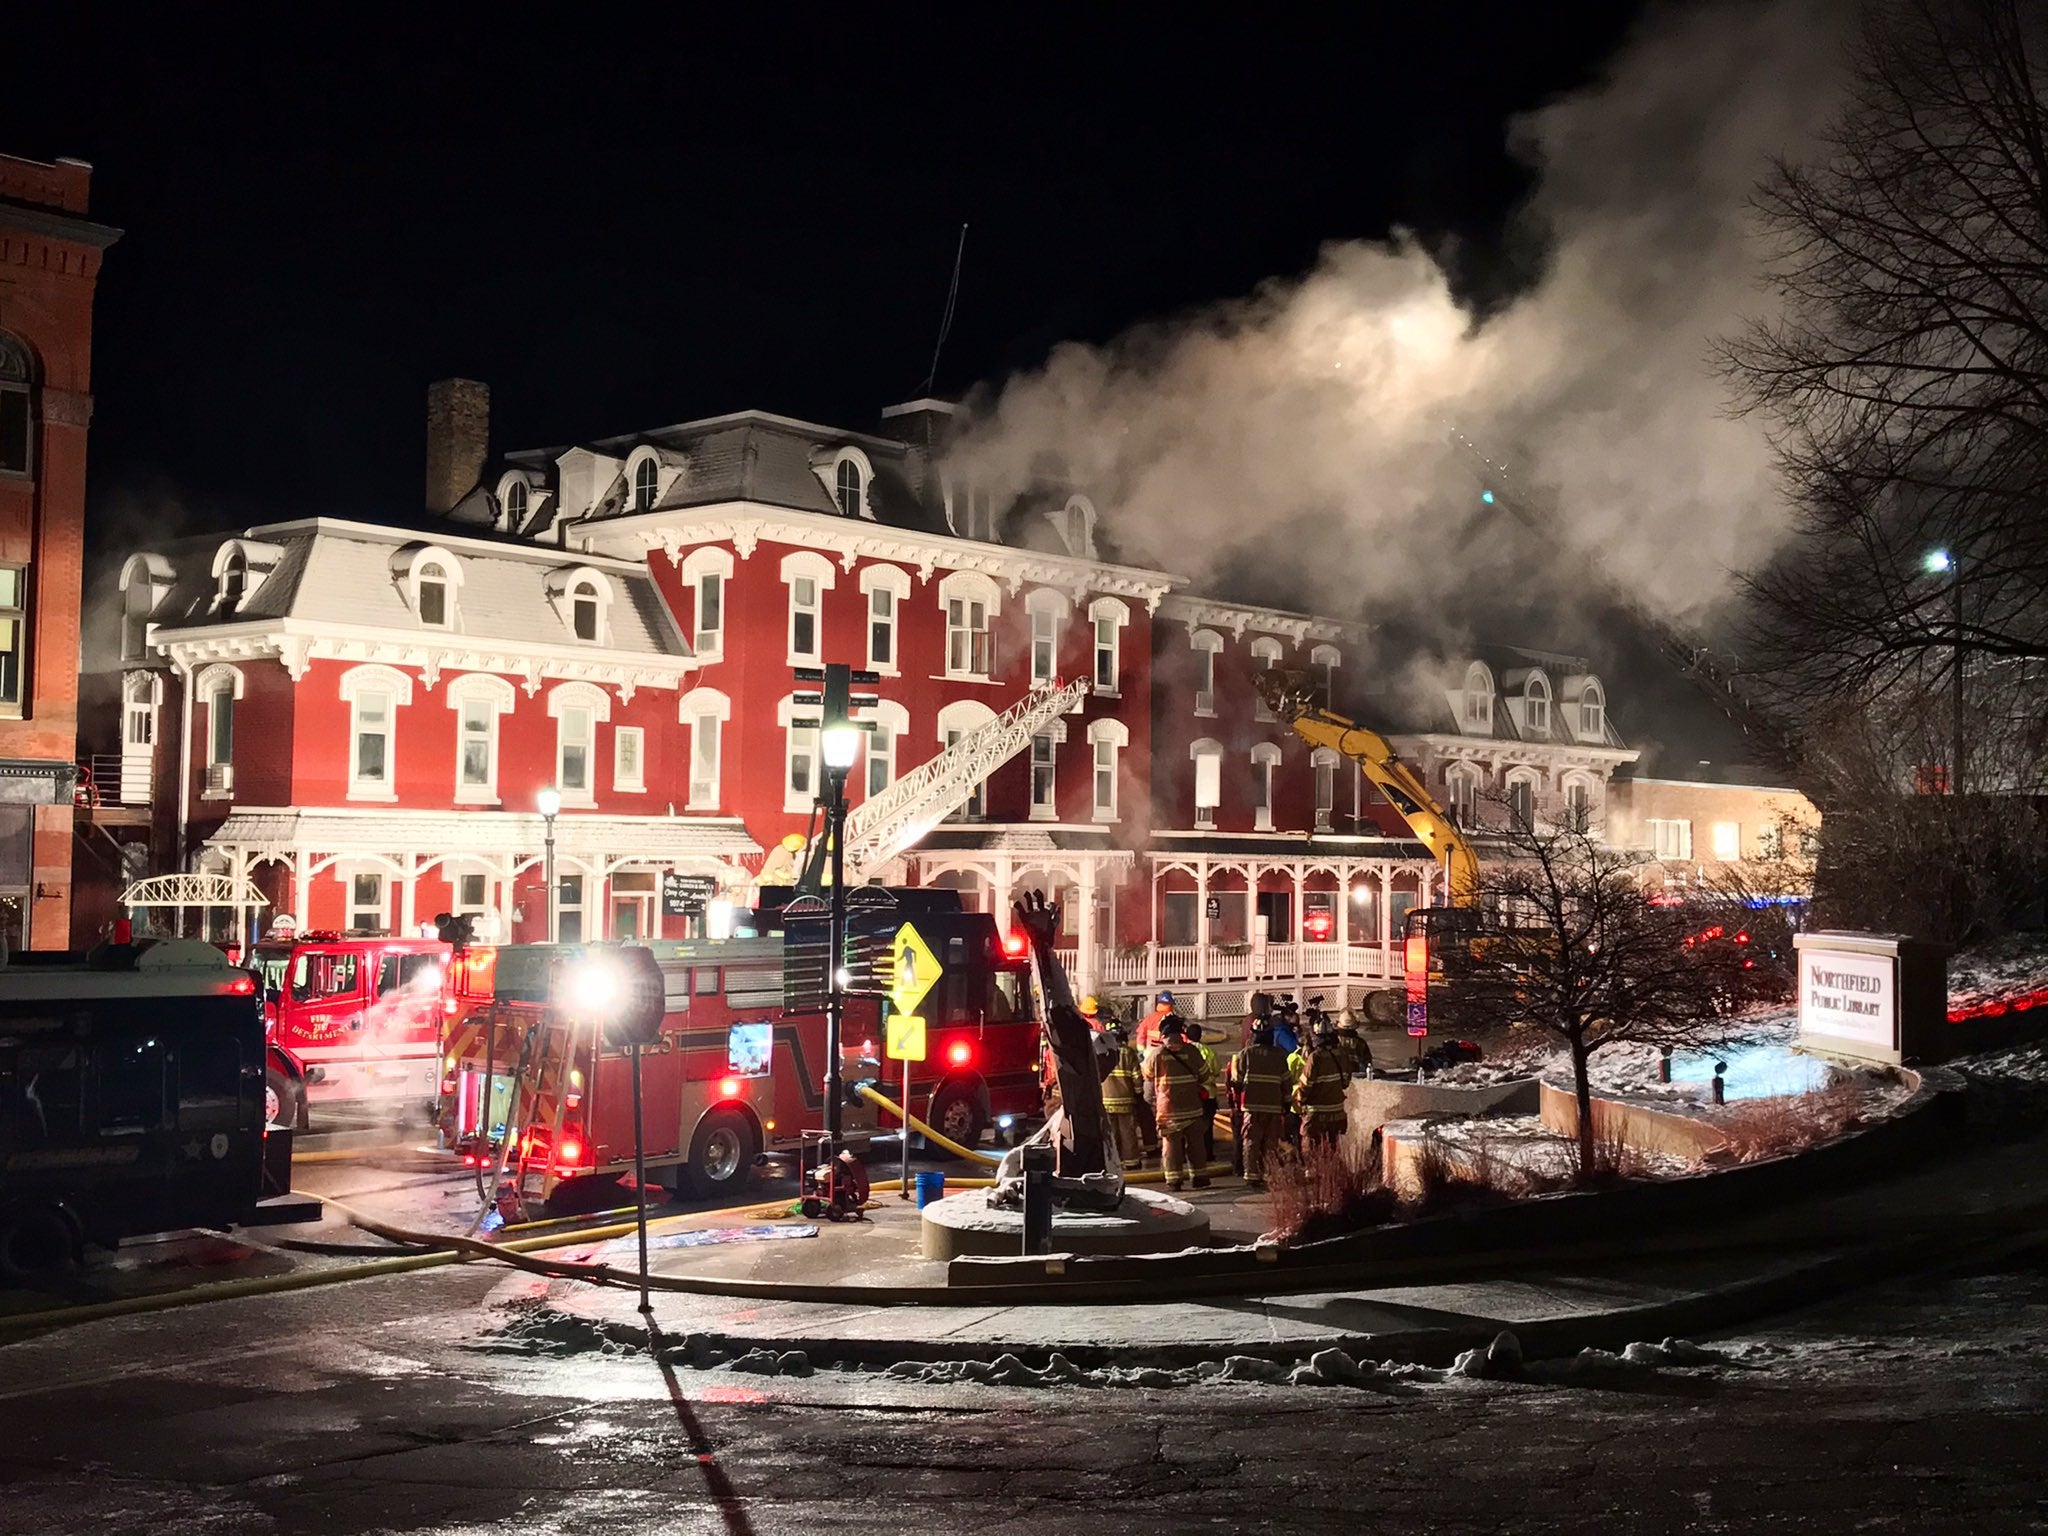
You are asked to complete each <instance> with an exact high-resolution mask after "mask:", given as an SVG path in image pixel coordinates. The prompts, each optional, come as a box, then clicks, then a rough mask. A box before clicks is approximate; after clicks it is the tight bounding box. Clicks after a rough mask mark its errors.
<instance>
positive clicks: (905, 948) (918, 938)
mask: <svg viewBox="0 0 2048 1536" xmlns="http://www.w3.org/2000/svg"><path fill="white" fill-rule="evenodd" d="M889 952H890V955H891V957H892V958H893V959H894V960H895V962H896V971H895V977H894V979H893V981H892V982H891V984H890V987H889V1001H890V1002H892V1003H894V1004H895V1005H896V1011H897V1012H898V1013H900V1014H907V1013H914V1012H916V1011H917V1005H918V1004H919V1003H921V1002H923V1001H924V999H925V994H926V993H927V992H929V991H931V989H932V988H933V987H934V986H936V985H938V980H939V957H938V956H937V955H935V954H933V953H932V947H931V945H929V944H927V943H925V941H924V935H922V934H920V933H919V932H918V931H917V929H916V928H914V927H912V926H911V925H910V924H909V923H905V924H904V925H903V926H902V927H901V928H898V929H897V930H896V938H895V941H894V942H893V943H891V944H890V946H889ZM922 1030H923V1026H922V1025H920V1026H919V1031H920V1033H919V1037H918V1038H919V1040H920V1042H921V1041H922V1040H923V1034H922ZM895 1054H896V1053H895V1052H894V1051H891V1052H890V1055H891V1056H894V1055H895ZM916 1059H918V1060H920V1061H922V1060H923V1059H924V1047H923V1045H922V1044H921V1043H920V1045H919V1047H918V1056H917V1058H916Z"/></svg>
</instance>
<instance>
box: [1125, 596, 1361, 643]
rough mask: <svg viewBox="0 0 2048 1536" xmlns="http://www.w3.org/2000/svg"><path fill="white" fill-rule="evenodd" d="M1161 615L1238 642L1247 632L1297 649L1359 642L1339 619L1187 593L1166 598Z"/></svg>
mask: <svg viewBox="0 0 2048 1536" xmlns="http://www.w3.org/2000/svg"><path fill="white" fill-rule="evenodd" d="M1158 611H1159V612H1160V613H1162V614H1163V615H1164V616H1165V617H1166V618H1168V619H1171V620H1173V621H1174V622H1176V623H1179V624H1185V625H1186V626H1187V627H1188V630H1189V632H1190V633H1192V632H1193V631H1195V630H1197V629H1227V630H1229V631H1230V633H1231V634H1232V635H1233V636H1234V637H1235V638H1237V639H1238V640H1242V639H1244V637H1245V634H1246V632H1247V631H1250V632H1252V633H1254V634H1261V635H1278V636H1280V637H1281V638H1283V639H1285V640H1289V641H1292V642H1293V644H1294V645H1295V647H1296V648H1297V649H1299V648H1300V647H1301V646H1303V645H1306V644H1307V643H1308V642H1309V641H1311V640H1328V641H1336V640H1350V641H1356V640H1357V639H1358V638H1359V629H1358V626H1357V625H1355V624H1346V623H1344V622H1342V621H1341V620H1338V619H1324V618H1317V617H1316V616H1315V615H1314V614H1308V613H1289V612H1287V611H1286V610H1285V609H1281V608H1255V607H1252V606H1250V605H1248V604H1245V603H1224V602H1218V601H1217V600H1216V599H1214V598H1208V597H1196V596H1194V595H1192V594H1190V593H1186V592H1176V593H1174V594H1172V595H1171V596H1169V597H1167V598H1166V599H1165V600H1164V601H1163V602H1162V603H1160V604H1159V605H1158Z"/></svg>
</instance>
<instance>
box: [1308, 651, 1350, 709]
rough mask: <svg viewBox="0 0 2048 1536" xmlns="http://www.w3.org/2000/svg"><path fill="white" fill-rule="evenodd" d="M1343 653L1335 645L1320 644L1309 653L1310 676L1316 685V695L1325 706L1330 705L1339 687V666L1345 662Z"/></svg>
mask: <svg viewBox="0 0 2048 1536" xmlns="http://www.w3.org/2000/svg"><path fill="white" fill-rule="evenodd" d="M1343 660H1344V657H1343V653H1342V652H1340V651H1339V650H1338V649H1337V647H1335V646H1334V645H1319V646H1317V647H1316V648H1315V649H1314V650H1312V651H1310V652H1309V653H1308V667H1309V676H1310V677H1311V678H1313V679H1314V681H1315V685H1316V697H1317V698H1319V699H1321V700H1322V702H1323V708H1325V709H1328V708H1329V707H1330V699H1331V697H1332V695H1333V694H1335V692H1336V689H1337V668H1338V666H1339V665H1340V664H1341V663H1342V662H1343Z"/></svg>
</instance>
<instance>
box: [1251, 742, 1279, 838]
mask: <svg viewBox="0 0 2048 1536" xmlns="http://www.w3.org/2000/svg"><path fill="white" fill-rule="evenodd" d="M1251 759H1252V775H1253V782H1254V783H1255V784H1256V785H1257V787H1258V788H1259V789H1260V790H1261V791H1263V793H1262V794H1261V795H1259V796H1255V797H1254V798H1253V801H1252V830H1253V831H1255V832H1270V831H1272V830H1273V802H1274V800H1275V799H1277V798H1278V791H1279V788H1280V749H1279V748H1278V747H1276V746H1274V745H1273V743H1272V742H1270V741H1262V742H1259V743H1257V744H1256V745H1255V746H1254V747H1253V748H1252V751H1251ZM1261 775H1263V778H1261V777H1260V776H1261ZM1262 799H1263V801H1264V802H1265V803H1264V804H1260V800H1262Z"/></svg>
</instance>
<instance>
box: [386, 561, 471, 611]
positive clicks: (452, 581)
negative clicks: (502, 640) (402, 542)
mask: <svg viewBox="0 0 2048 1536" xmlns="http://www.w3.org/2000/svg"><path fill="white" fill-rule="evenodd" d="M391 563H392V567H393V569H392V575H393V576H394V577H396V578H397V580H398V584H399V590H400V592H401V593H402V594H403V596H404V599H405V606H406V607H407V608H409V609H411V610H412V616H413V617H414V618H415V619H417V620H419V625H420V628H422V629H433V630H442V631H446V632H449V633H454V632H457V631H459V630H460V629H461V628H462V562H461V561H459V560H457V559H456V558H455V556H454V555H452V554H451V553H449V552H448V551H447V550H445V549H443V548H442V547H441V546H440V545H438V544H421V545H417V546H408V547H406V548H403V549H401V550H399V551H398V553H397V554H396V555H395V556H393V557H392V562H391ZM430 565H438V566H439V567H440V568H441V569H442V571H443V572H444V573H446V574H445V580H446V585H447V588H448V595H447V605H448V607H447V617H446V618H445V619H444V620H443V622H441V623H439V624H429V623H428V622H427V620H426V618H425V616H424V615H423V614H422V613H421V611H420V573H421V572H422V571H423V570H424V569H425V568H426V567H427V566H430Z"/></svg>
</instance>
